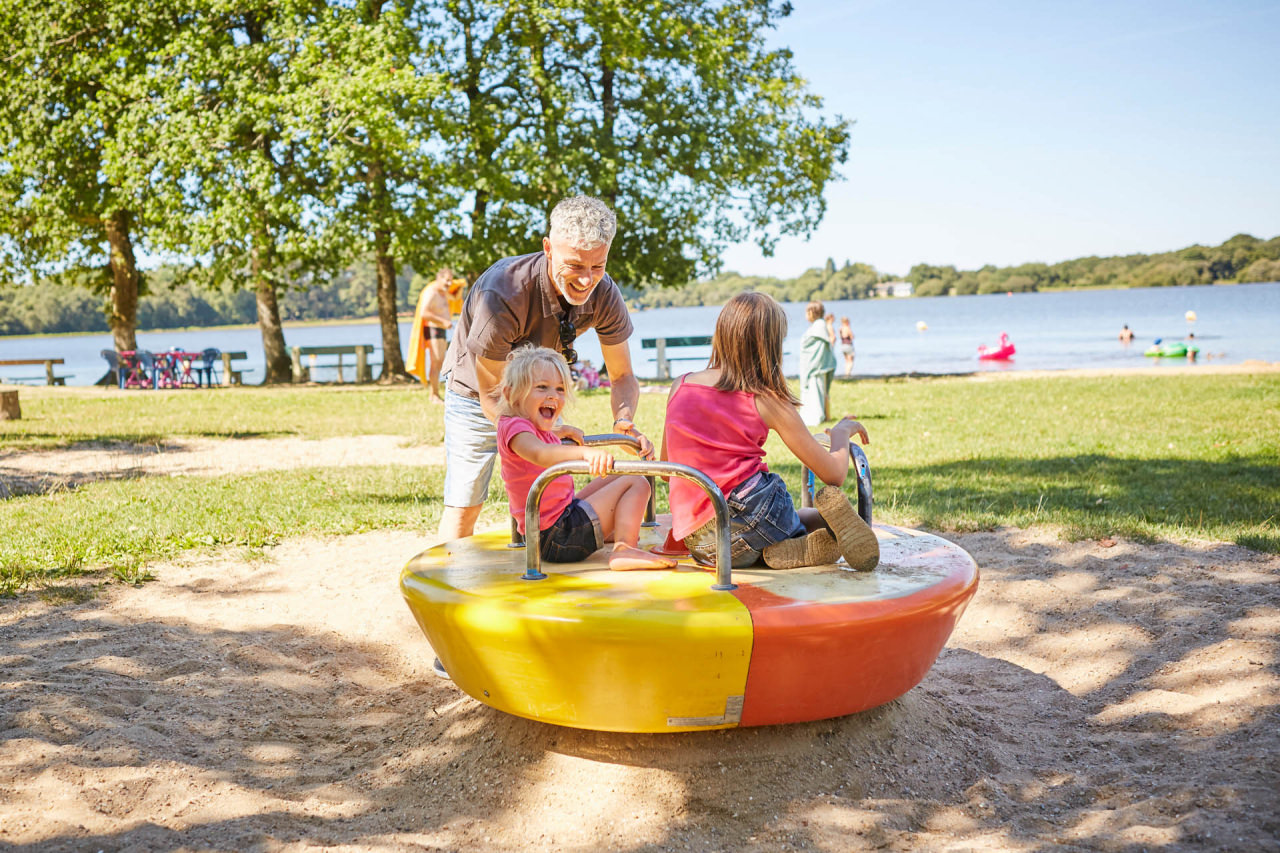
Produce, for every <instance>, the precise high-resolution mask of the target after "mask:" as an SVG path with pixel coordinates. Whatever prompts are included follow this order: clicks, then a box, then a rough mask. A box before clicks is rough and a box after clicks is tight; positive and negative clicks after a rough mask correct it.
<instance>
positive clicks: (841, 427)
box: [827, 415, 871, 450]
mask: <svg viewBox="0 0 1280 853" xmlns="http://www.w3.org/2000/svg"><path fill="white" fill-rule="evenodd" d="M837 432H840V433H842V434H843V436H844V437H843V438H840V436H838V435H837V434H836V433H837ZM827 435H829V436H831V449H832V450H835V449H836V447H838V446H839V445H840V444H848V443H849V439H850V438H851V437H853V436H854V435H857V436H859V437H860V438H861V439H862V443H863V444H870V443H871V437H870V436H868V435H867V428H866V427H864V426H863V425H862V424H860V423H858V422H857V421H855V420H854V419H853V416H852V415H845V416H844V417H843V418H841V419H840V422H839V423H837V424H836V425H835V426H833V427H832V428H831V429H829V430H827Z"/></svg>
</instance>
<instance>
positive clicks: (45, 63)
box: [0, 0, 173, 350]
mask: <svg viewBox="0 0 1280 853" xmlns="http://www.w3.org/2000/svg"><path fill="white" fill-rule="evenodd" d="M167 5H168V4H165V3H150V4H146V5H143V6H140V7H139V6H137V5H136V4H133V3H123V2H117V0H102V2H97V3H90V4H83V3H71V2H48V3H26V2H20V0H0V89H2V90H3V92H4V95H3V97H0V235H3V238H0V255H2V256H3V260H4V262H5V263H4V271H5V272H6V273H8V274H11V275H13V274H28V275H32V276H39V275H43V274H51V273H57V274H59V275H61V276H63V277H65V278H66V279H67V280H69V281H71V282H74V283H80V284H89V285H90V286H91V287H93V288H94V289H95V290H101V291H104V292H106V293H108V294H109V303H108V320H109V323H110V327H111V333H112V337H113V338H114V341H115V346H116V349H120V350H131V349H135V348H136V345H137V339H136V336H135V333H136V329H137V307H138V295H139V289H140V281H141V276H140V274H139V272H138V267H137V263H136V260H135V253H134V247H135V243H136V241H137V235H138V233H139V231H140V229H142V227H143V225H144V222H142V221H140V218H139V215H138V208H139V206H140V200H139V197H138V195H137V193H136V192H134V191H131V190H130V189H128V188H126V187H124V186H123V185H122V184H121V183H120V182H119V181H117V180H114V179H113V178H112V176H111V175H110V174H108V172H107V171H105V170H104V167H103V164H104V161H105V160H106V159H107V158H108V157H109V152H110V150H111V148H112V146H113V145H114V144H115V141H116V136H117V134H118V133H119V132H120V124H119V121H118V117H119V114H120V111H121V109H122V108H123V105H124V104H127V103H129V102H131V101H132V100H133V98H134V96H135V93H134V88H133V87H134V84H135V81H136V79H137V77H138V76H139V75H140V74H141V72H142V69H143V67H144V65H145V62H146V59H147V56H148V55H149V53H150V51H151V49H152V48H153V47H154V46H155V45H156V44H158V43H160V42H162V41H163V40H164V38H165V37H166V35H167V33H168V32H169V31H170V28H171V27H172V24H173V16H172V15H171V14H169V12H168V11H167V9H166V6H167Z"/></svg>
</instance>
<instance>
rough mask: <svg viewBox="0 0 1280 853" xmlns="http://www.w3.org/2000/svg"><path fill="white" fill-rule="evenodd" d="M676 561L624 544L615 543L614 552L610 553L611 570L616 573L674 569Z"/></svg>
mask: <svg viewBox="0 0 1280 853" xmlns="http://www.w3.org/2000/svg"><path fill="white" fill-rule="evenodd" d="M675 567H676V561H675V560H672V559H669V558H667V557H663V556H661V555H659V554H654V553H652V552H650V551H642V550H640V549H639V548H634V547H632V546H630V545H625V544H623V543H622V542H615V543H614V545H613V551H611V552H610V553H609V568H611V569H613V570H614V571H615V572H629V571H633V570H635V569H674V568H675Z"/></svg>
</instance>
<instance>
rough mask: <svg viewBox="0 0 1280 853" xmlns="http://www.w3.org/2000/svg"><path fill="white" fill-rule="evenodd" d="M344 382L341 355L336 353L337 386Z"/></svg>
mask: <svg viewBox="0 0 1280 853" xmlns="http://www.w3.org/2000/svg"><path fill="white" fill-rule="evenodd" d="M346 381H347V380H345V379H343V378H342V353H338V384H339V385H341V384H342V383H343V382H346Z"/></svg>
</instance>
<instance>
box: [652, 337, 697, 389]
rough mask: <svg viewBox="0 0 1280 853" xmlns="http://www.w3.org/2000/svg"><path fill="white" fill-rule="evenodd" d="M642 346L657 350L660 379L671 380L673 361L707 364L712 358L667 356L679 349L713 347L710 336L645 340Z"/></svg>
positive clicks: (656, 358) (655, 357)
mask: <svg viewBox="0 0 1280 853" xmlns="http://www.w3.org/2000/svg"><path fill="white" fill-rule="evenodd" d="M640 346H641V347H642V348H644V349H651V350H656V352H655V353H654V356H653V360H654V361H655V362H656V363H657V367H658V378H659V379H670V378H671V362H673V361H701V362H704V363H705V362H706V361H707V359H708V358H710V354H707V355H677V356H669V355H667V350H669V349H672V348H678V347H709V346H711V336H710V335H697V336H694V337H685V338H644V339H642V340H641V341H640Z"/></svg>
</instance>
